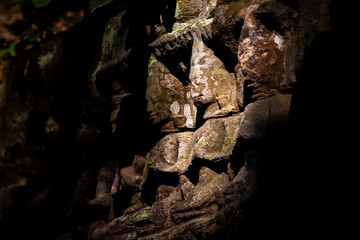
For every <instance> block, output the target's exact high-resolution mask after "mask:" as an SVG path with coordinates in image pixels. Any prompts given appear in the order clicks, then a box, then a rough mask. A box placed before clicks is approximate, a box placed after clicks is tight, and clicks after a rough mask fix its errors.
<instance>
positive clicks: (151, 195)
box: [141, 170, 179, 206]
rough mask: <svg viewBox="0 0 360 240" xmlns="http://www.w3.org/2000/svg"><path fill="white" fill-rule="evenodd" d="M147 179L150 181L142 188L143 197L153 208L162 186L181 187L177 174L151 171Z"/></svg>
mask: <svg viewBox="0 0 360 240" xmlns="http://www.w3.org/2000/svg"><path fill="white" fill-rule="evenodd" d="M146 178H147V179H149V180H147V181H146V182H145V184H144V185H143V187H142V188H143V189H142V192H141V193H142V194H141V197H142V200H143V201H144V202H145V203H146V204H147V205H148V206H151V205H152V204H153V203H154V202H155V200H156V193H157V190H158V188H159V187H160V186H161V185H167V186H173V187H177V186H178V185H179V176H178V174H177V173H168V172H158V171H155V170H149V172H148V174H147V177H146ZM150 179H151V180H150Z"/></svg>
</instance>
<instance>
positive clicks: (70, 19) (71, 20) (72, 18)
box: [60, 16, 78, 24]
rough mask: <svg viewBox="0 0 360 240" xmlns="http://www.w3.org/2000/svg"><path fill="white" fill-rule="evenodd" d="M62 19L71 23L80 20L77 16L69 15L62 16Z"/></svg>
mask: <svg viewBox="0 0 360 240" xmlns="http://www.w3.org/2000/svg"><path fill="white" fill-rule="evenodd" d="M60 19H62V20H64V21H66V22H70V23H74V24H75V23H78V20H76V18H74V17H69V16H61V17H60Z"/></svg>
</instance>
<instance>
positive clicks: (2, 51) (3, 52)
mask: <svg viewBox="0 0 360 240" xmlns="http://www.w3.org/2000/svg"><path fill="white" fill-rule="evenodd" d="M8 53H9V49H8V48H4V49H0V59H2V58H3V57H5V56H6V54H8Z"/></svg>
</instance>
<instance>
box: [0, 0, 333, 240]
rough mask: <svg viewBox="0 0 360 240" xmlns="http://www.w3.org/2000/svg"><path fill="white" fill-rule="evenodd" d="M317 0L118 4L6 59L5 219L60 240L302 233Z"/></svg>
mask: <svg viewBox="0 0 360 240" xmlns="http://www.w3.org/2000/svg"><path fill="white" fill-rule="evenodd" d="M307 2H308V3H307ZM316 2H317V3H319V4H313V2H312V3H310V1H304V2H303V1H285V0H284V1H272V0H176V1H175V0H174V1H166V0H163V1H157V2H156V3H155V2H151V1H147V2H146V3H142V5H141V6H137V3H134V2H132V3H128V2H126V1H114V2H111V3H110V4H108V5H107V6H104V7H102V8H99V9H96V10H95V11H94V13H93V14H92V15H89V16H88V18H85V20H84V21H83V22H82V23H80V24H78V25H75V26H74V27H73V28H71V29H70V30H68V31H66V32H64V33H60V34H57V35H55V37H54V38H53V39H52V40H51V41H50V42H47V43H45V44H44V46H42V47H41V48H40V49H39V50H37V51H36V52H34V53H33V54H32V55H31V56H30V57H27V58H25V57H24V59H22V60H17V61H18V62H20V63H19V66H18V68H19V69H22V70H23V72H24V70H26V71H25V73H24V74H23V76H21V77H20V78H21V79H24V81H25V82H26V83H27V85H26V86H25V87H18V86H20V85H19V83H18V82H16V81H15V80H14V79H18V78H19V77H18V76H15V74H14V73H11V72H10V71H9V72H8V73H7V75H2V72H0V81H2V79H1V78H6V79H7V80H6V81H7V82H6V83H7V84H9V83H10V82H12V86H13V87H14V90H13V91H15V92H19V94H13V95H9V96H6V99H7V100H6V102H5V103H6V104H7V105H5V104H0V109H1V110H2V111H3V112H4V115H3V116H8V117H7V118H6V117H1V118H0V121H1V122H0V123H1V124H2V125H0V129H1V131H2V132H1V133H0V137H1V142H0V147H1V149H0V160H1V161H0V163H1V166H4V167H2V169H1V172H0V173H1V174H2V175H4V176H5V177H4V179H6V180H7V181H6V182H5V181H4V184H2V185H0V200H1V201H2V204H1V206H0V223H1V224H2V225H3V226H4V227H3V228H1V230H4V231H5V232H6V233H7V234H9V233H10V234H13V236H14V237H15V238H16V237H24V236H38V238H40V239H58V240H63V239H92V240H103V239H104V240H105V239H109V240H110V239H119V240H120V239H127V240H130V239H143V240H145V239H166V240H168V239H242V238H245V239H253V238H255V237H259V236H262V235H263V234H266V235H267V236H272V237H275V236H288V233H290V232H292V233H294V232H296V231H299V224H301V221H300V220H299V219H300V217H303V213H301V212H300V210H298V209H297V206H294V205H297V204H299V203H300V201H299V200H298V199H296V198H297V197H298V192H297V191H298V190H299V189H301V187H300V184H299V182H302V180H299V179H298V178H297V177H298V176H299V175H302V174H301V173H300V174H299V172H301V170H302V169H303V168H301V167H299V165H300V164H299V161H300V156H301V157H303V156H304V155H303V154H301V151H300V150H299V149H298V148H297V147H295V143H294V141H296V140H303V139H304V136H303V135H302V134H301V133H300V128H299V129H298V128H297V127H299V126H300V125H301V123H300V122H299V121H300V120H301V121H302V120H305V119H306V118H305V117H304V115H302V116H299V113H304V111H302V108H301V107H300V108H297V109H300V110H299V111H298V112H296V111H295V112H294V107H295V108H296V107H298V106H299V105H297V104H299V99H300V102H301V101H303V100H304V98H306V96H305V97H304V95H301V91H302V90H303V89H302V88H299V87H298V85H299V81H300V80H301V79H304V74H305V73H308V72H306V71H307V70H304V66H305V67H306V61H307V60H306V57H305V56H307V52H308V51H309V49H311V48H310V47H311V46H312V44H313V39H314V38H315V36H317V34H318V33H322V32H324V31H328V30H329V29H330V25H329V19H330V12H329V6H330V1H325V0H323V1H320V0H319V1H316ZM315 5H316V6H315ZM140 8H141V9H140ZM319 12H320V13H321V14H318V13H319ZM304 63H305V64H304ZM4 72H5V71H4ZM303 81H304V80H303ZM1 83H2V82H0V84H1ZM0 86H1V85H0ZM22 86H23V85H22ZM300 86H301V85H300ZM299 89H300V90H301V91H300V94H299ZM0 93H1V92H0ZM19 96H21V97H19ZM1 97H2V96H1ZM4 99H5V97H4ZM294 99H295V100H294ZM305 102H306V101H305ZM3 106H16V107H15V109H18V111H14V112H11V111H9V110H8V109H7V110H4V109H5V108H4V107H3ZM300 106H302V105H300ZM10 118H11V119H16V121H17V122H14V121H11V120H9V119H10ZM294 119H295V120H294ZM299 119H300V120H299ZM307 126H308V125H307ZM3 129H6V131H7V134H2V133H4V131H5V130H3ZM301 129H303V128H301ZM294 133H296V134H297V135H292V134H294ZM15 135H16V137H14V136H15ZM297 136H301V137H303V138H301V139H296V137H297ZM9 139H10V140H9ZM296 146H299V145H296ZM300 146H301V145H300ZM299 152H300V154H299ZM298 164H299V165H298ZM298 167H299V168H298ZM299 169H300V170H299ZM9 176H12V177H9ZM301 177H303V176H301ZM304 178H306V177H304ZM305 182H306V181H305ZM302 196H303V195H302ZM19 199H22V200H21V201H20V200H19ZM299 209H302V208H301V207H300V208H299ZM20 218H21V220H19V221H18V219H20ZM298 218H299V219H298ZM16 229H24V231H20V232H14V230H16ZM307 230H308V229H306V231H305V232H307ZM300 235H301V234H300ZM290 238H291V237H290Z"/></svg>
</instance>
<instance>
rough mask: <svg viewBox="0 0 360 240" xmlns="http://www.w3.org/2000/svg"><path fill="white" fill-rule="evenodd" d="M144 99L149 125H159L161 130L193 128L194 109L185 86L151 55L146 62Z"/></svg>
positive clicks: (172, 130)
mask: <svg viewBox="0 0 360 240" xmlns="http://www.w3.org/2000/svg"><path fill="white" fill-rule="evenodd" d="M146 100H147V111H148V112H149V113H150V119H151V120H152V123H153V124H156V123H161V124H162V128H161V131H162V132H176V131H179V130H180V129H193V128H195V126H196V113H197V108H196V107H195V105H194V102H193V100H192V99H191V96H190V89H189V87H188V86H184V85H183V84H182V83H181V82H180V81H179V80H178V79H177V78H176V77H175V76H174V75H172V74H171V73H170V71H169V69H167V68H166V66H165V65H164V64H163V63H161V62H159V61H158V60H157V59H156V57H155V56H154V55H152V56H151V58H150V62H149V69H148V79H147V90H146Z"/></svg>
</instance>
